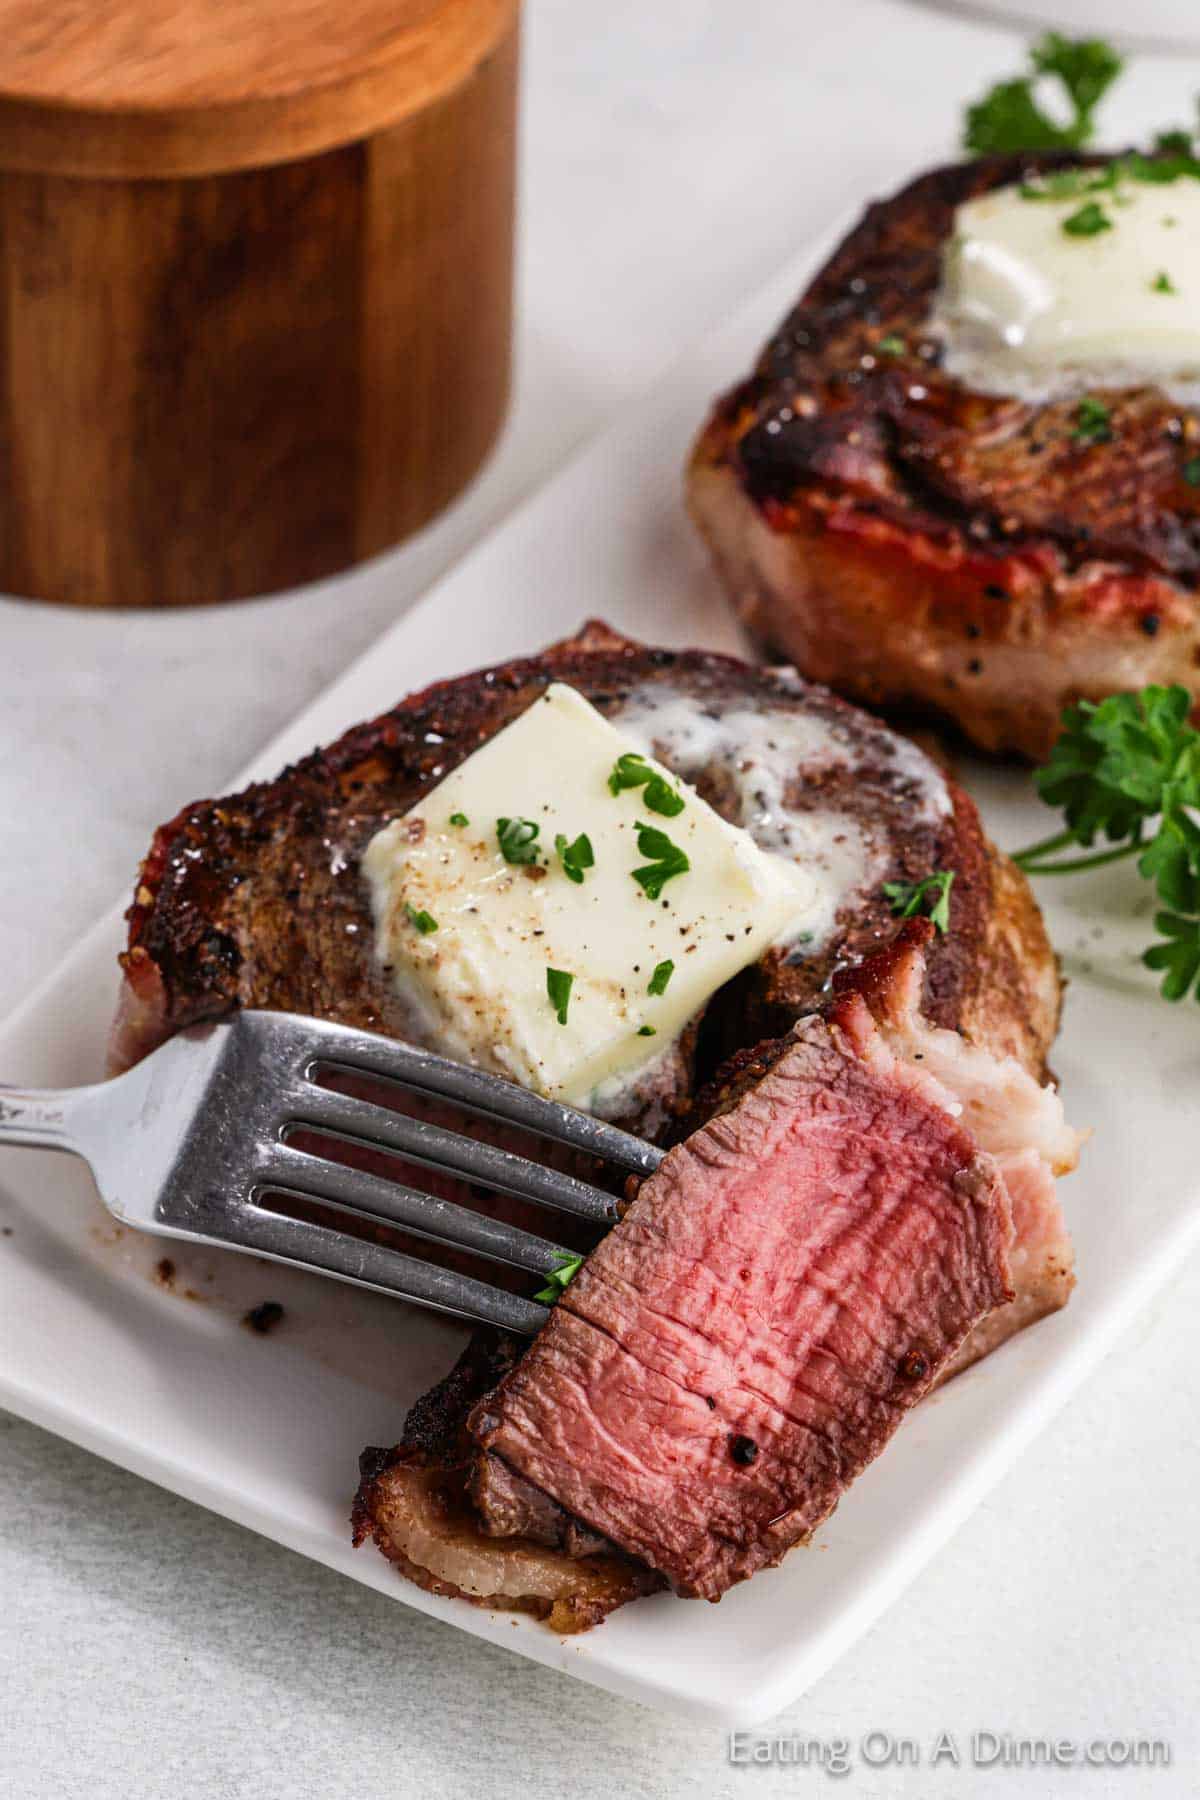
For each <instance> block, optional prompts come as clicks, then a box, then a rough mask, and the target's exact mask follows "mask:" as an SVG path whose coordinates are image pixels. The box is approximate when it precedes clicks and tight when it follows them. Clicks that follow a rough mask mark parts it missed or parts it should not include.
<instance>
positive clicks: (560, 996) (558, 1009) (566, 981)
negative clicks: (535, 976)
mask: <svg viewBox="0 0 1200 1800" xmlns="http://www.w3.org/2000/svg"><path fill="white" fill-rule="evenodd" d="M574 985H575V977H574V976H573V975H568V974H567V972H566V970H565V969H547V970H546V992H547V994H549V996H550V1004H551V1006H552V1007H553V1008H554V1014H555V1017H556V1018H557V1020H558V1022H559V1024H560V1025H565V1024H566V1022H567V1008H568V1007H569V1006H570V1004H571V989H572V988H573V987H574Z"/></svg>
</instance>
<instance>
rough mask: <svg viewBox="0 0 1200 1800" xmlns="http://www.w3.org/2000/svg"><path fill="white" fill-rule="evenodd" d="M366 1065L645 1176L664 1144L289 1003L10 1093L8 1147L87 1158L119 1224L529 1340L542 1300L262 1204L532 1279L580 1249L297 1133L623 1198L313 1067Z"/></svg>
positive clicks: (584, 1213) (543, 1189)
mask: <svg viewBox="0 0 1200 1800" xmlns="http://www.w3.org/2000/svg"><path fill="white" fill-rule="evenodd" d="M321 1071H327V1072H330V1073H340V1074H343V1075H345V1074H352V1075H368V1076H371V1077H373V1078H377V1079H382V1080H384V1081H385V1082H389V1083H394V1084H395V1085H396V1087H397V1088H399V1089H401V1090H407V1091H410V1092H415V1093H419V1094H422V1095H426V1096H430V1097H433V1098H436V1099H439V1100H446V1101H450V1102H451V1103H452V1104H453V1105H454V1106H456V1107H458V1108H461V1109H462V1110H464V1111H467V1112H470V1113H472V1114H476V1115H479V1116H481V1117H483V1118H486V1119H490V1120H493V1121H495V1122H497V1123H500V1124H503V1125H509V1126H518V1127H520V1128H521V1129H522V1130H524V1131H527V1132H531V1133H533V1134H534V1135H535V1136H537V1137H539V1138H548V1139H551V1140H553V1141H554V1142H556V1143H560V1144H567V1145H570V1146H571V1147H572V1148H573V1149H576V1150H581V1151H585V1152H587V1153H588V1154H590V1155H593V1156H597V1157H601V1158H603V1159H604V1160H605V1161H606V1162H609V1163H612V1164H614V1165H615V1166H616V1167H617V1168H619V1169H624V1170H627V1171H629V1172H630V1173H632V1174H635V1175H649V1174H652V1173H653V1171H654V1170H655V1169H656V1168H657V1167H658V1165H659V1163H660V1162H661V1161H662V1157H663V1152H662V1151H661V1150H658V1149H655V1148H654V1146H653V1145H651V1144H646V1143H643V1142H642V1140H641V1139H640V1138H636V1137H632V1136H631V1135H630V1134H629V1133H628V1132H625V1131H619V1130H617V1129H616V1127H614V1126H612V1125H606V1124H604V1123H603V1122H602V1121H601V1120H599V1119H593V1118H590V1117H589V1116H588V1115H587V1114H586V1113H581V1112H576V1111H575V1110H574V1108H572V1107H569V1106H563V1105H560V1104H559V1103H557V1102H556V1101H552V1100H545V1099H542V1098H541V1097H540V1096H539V1095H536V1094H531V1093H527V1092H526V1091H525V1090H524V1089H523V1088H519V1087H516V1086H514V1085H513V1084H512V1083H511V1082H507V1081H502V1080H500V1079H499V1078H498V1077H497V1076H494V1075H486V1074H483V1073H482V1072H480V1071H479V1070H476V1069H470V1068H465V1067H464V1066H463V1065H462V1064H459V1063H453V1062H448V1061H447V1060H446V1059H445V1058H444V1057H440V1056H433V1055H431V1054H430V1053H429V1052H428V1051H424V1050H418V1049H415V1048H413V1046H411V1045H408V1044H400V1043H395V1042H393V1041H392V1040H391V1039H389V1038H382V1037H375V1036H373V1035H372V1034H371V1033H369V1032H364V1031H353V1030H350V1029H348V1028H347V1027H346V1026H343V1025H331V1024H328V1023H326V1022H325V1021H323V1020H319V1019H307V1018H300V1017H298V1016H296V1015H294V1014H291V1013H276V1012H241V1013H238V1014H236V1015H234V1017H233V1018H231V1019H229V1020H222V1021H221V1022H220V1023H218V1024H213V1025H205V1026H198V1027H194V1028H193V1029H192V1030H190V1031H185V1032H181V1033H180V1034H179V1035H178V1036H177V1037H174V1038H171V1039H170V1040H169V1042H167V1043H166V1044H164V1045H163V1046H162V1047H161V1049H158V1050H156V1051H155V1052H154V1054H153V1055H152V1056H148V1057H146V1058H145V1060H144V1061H143V1062H140V1063H138V1064H136V1066H135V1067H134V1068H132V1069H130V1070H128V1071H127V1072H126V1073H125V1074H123V1075H120V1076H117V1077H116V1078H115V1079H114V1080H111V1081H103V1082H97V1083H96V1084H95V1085H94V1086H92V1087H81V1088H68V1089H64V1090H63V1091H61V1092H55V1091H52V1090H41V1091H37V1090H29V1091H25V1090H22V1089H19V1088H0V1144H29V1145H34V1146H37V1147H40V1148H42V1149H47V1150H66V1151H69V1152H70V1153H71V1154H73V1155H75V1156H81V1157H82V1158H83V1159H84V1161H85V1162H87V1163H88V1164H89V1165H90V1167H91V1170H92V1173H93V1175H94V1176H95V1179H96V1185H97V1187H98V1188H99V1190H100V1197H101V1199H102V1200H103V1201H104V1203H105V1205H106V1206H107V1207H108V1209H109V1211H110V1212H111V1213H113V1214H114V1216H115V1217H116V1218H118V1219H119V1220H121V1221H122V1223H124V1224H127V1225H133V1226H136V1227H137V1228H138V1229H139V1230H141V1231H153V1232H161V1233H162V1234H163V1235H164V1236H166V1237H173V1238H186V1239H187V1240H189V1241H190V1242H192V1243H198V1244H217V1245H220V1246H221V1247H222V1248H224V1249H232V1250H245V1251H248V1252H249V1253H251V1254H252V1255H254V1256H266V1257H270V1258H271V1259H272V1260H274V1261H275V1262H282V1263H295V1264H298V1265H300V1266H302V1267H304V1268H309V1269H316V1270H319V1271H320V1272H321V1273H323V1274H326V1275H333V1276H336V1277H338V1278H339V1279H340V1280H342V1281H352V1282H357V1283H358V1284H359V1285H360V1286H362V1287H370V1288H379V1289H381V1290H382V1291H383V1292H385V1293H389V1294H399V1295H402V1296H403V1297H404V1298H405V1299H406V1300H412V1301H415V1302H416V1303H417V1304H419V1305H421V1306H429V1307H433V1308H435V1309H436V1310H437V1311H439V1312H447V1313H456V1314H458V1315H459V1316H461V1317H462V1318H465V1319H471V1320H474V1321H476V1322H478V1323H484V1324H489V1325H498V1326H500V1327H502V1328H503V1329H504V1330H506V1331H514V1332H520V1333H525V1334H532V1333H533V1332H536V1331H538V1330H540V1329H541V1327H542V1326H543V1325H544V1324H545V1322H546V1320H547V1318H548V1317H549V1311H548V1308H546V1307H545V1306H542V1305H541V1304H540V1303H539V1302H537V1301H536V1300H526V1299H523V1298H522V1297H521V1296H520V1295H517V1294H510V1293H506V1292H505V1291H504V1290H503V1289H501V1288H496V1287H492V1286H490V1285H489V1284H488V1283H487V1282H484V1281H478V1280H476V1279H474V1278H473V1277H472V1276H469V1275H462V1274H458V1273H456V1272H455V1271H453V1270H449V1269H443V1268H441V1267H439V1266H438V1265H437V1264H435V1263H426V1262H423V1261H422V1260H421V1259H420V1258H419V1257H415V1256H409V1255H406V1254H405V1253H404V1252H402V1251H399V1250H393V1249H389V1248H387V1247H385V1246H384V1245H381V1244H374V1243H370V1242H367V1241H366V1240H364V1239H362V1238H357V1237H354V1236H352V1235H351V1234H350V1233H348V1232H342V1231H336V1230H334V1229H332V1228H331V1227H329V1226H327V1225H318V1224H314V1223H311V1222H310V1221H308V1220H305V1219H296V1218H291V1217H289V1216H287V1215H286V1214H285V1213H281V1212H276V1211H273V1210H269V1209H268V1208H267V1207H265V1206H264V1205H263V1204H262V1201H263V1198H264V1196H266V1195H267V1194H271V1195H281V1196H283V1197H285V1198H299V1199H302V1200H305V1201H317V1202H320V1203H321V1204H322V1205H324V1206H329V1207H333V1208H335V1209H338V1210H340V1211H342V1212H345V1213H350V1214H354V1215H358V1216H359V1217H361V1218H363V1219H366V1220H369V1221H372V1222H381V1221H382V1222H386V1223H388V1224H392V1225H398V1226H401V1227H403V1229H404V1230H405V1231H406V1232H411V1233H414V1234H416V1235H417V1236H419V1237H423V1238H428V1239H432V1240H433V1241H435V1242H437V1243H440V1244H447V1245H451V1246H453V1247H454V1248H455V1249H458V1250H467V1251H471V1252H472V1253H473V1254H475V1255H477V1256H482V1257H485V1258H488V1259H489V1260H491V1261H493V1262H498V1263H507V1264H510V1265H511V1266H512V1267H514V1268H517V1269H523V1270H527V1271H529V1272H531V1273H534V1274H541V1275H551V1274H553V1273H554V1272H555V1271H561V1270H562V1268H563V1260H564V1258H568V1259H570V1258H572V1256H573V1253H572V1252H571V1251H569V1250H567V1249H565V1248H564V1247H563V1246H562V1245H561V1244H556V1243H554V1242H552V1241H551V1240H550V1239H549V1238H543V1237H538V1236H536V1235H535V1234H534V1233H533V1232H530V1231H523V1230H521V1229H519V1228H518V1227H517V1226H515V1225H510V1224H506V1223H504V1222H502V1221H500V1220H497V1219H490V1218H487V1217H486V1216H484V1215H483V1214H481V1213H476V1212H472V1211H471V1209H470V1208H469V1207H465V1206H459V1205H457V1204H455V1203H454V1202H453V1201H450V1200H445V1199H441V1198H438V1197H436V1196H434V1195H431V1194H426V1193H423V1192H421V1191H420V1190H419V1189H417V1188H411V1187H407V1186H405V1185H404V1184H403V1183H401V1182H398V1181H390V1180H388V1179H386V1178H385V1177H383V1176H380V1175H373V1174H367V1173H365V1172H364V1171H362V1170H359V1169H353V1168H350V1167H347V1166H346V1165H345V1164H342V1163H338V1162H334V1161H332V1160H331V1159H329V1158H327V1157H323V1156H320V1155H318V1154H316V1153H315V1152H312V1151H309V1150H305V1149H301V1148H299V1147H298V1146H297V1145H295V1144H293V1143H291V1142H290V1141H289V1139H290V1138H291V1137H292V1136H293V1135H294V1134H295V1133H297V1132H301V1131H309V1132H319V1133H321V1134H322V1135H323V1136H325V1137H330V1138H335V1139H337V1140H340V1141H342V1142H345V1143H347V1144H350V1145H354V1146H358V1147H360V1148H366V1149H369V1150H385V1151H391V1152H394V1153H396V1154H398V1155H401V1156H403V1157H404V1158H405V1160H406V1161H409V1162H414V1163H418V1164H420V1165H422V1166H423V1167H427V1168H430V1169H437V1170H440V1171H442V1172H444V1173H447V1174H452V1175H455V1176H459V1177H461V1178H462V1179H464V1180H466V1181H469V1182H473V1183H476V1184H478V1185H480V1186H483V1187H487V1188H492V1189H496V1190H498V1191H499V1192H501V1193H505V1194H511V1195H516V1196H518V1197H519V1198H521V1199H524V1200H531V1201H534V1202H536V1204H537V1205H539V1206H544V1207H548V1208H550V1209H552V1210H555V1211H558V1212H562V1213H570V1214H572V1215H573V1216H574V1217H575V1218H579V1219H587V1220H591V1221H592V1222H594V1223H595V1224H596V1225H599V1226H603V1225H609V1224H612V1223H613V1222H614V1221H615V1220H616V1218H617V1202H616V1200H615V1199H614V1198H613V1196H612V1195H611V1194H607V1193H605V1192H604V1191H603V1189H601V1188H597V1187H592V1186H590V1185H589V1184H588V1183H587V1182H584V1181H580V1180H577V1179H576V1178H575V1177H574V1176H572V1175H568V1174H565V1173H561V1172H559V1171H557V1170H553V1169H547V1168H545V1167H543V1166H542V1164H541V1163H538V1162H533V1161H530V1160H529V1159H527V1158H526V1157H522V1156H516V1155H514V1154H513V1153H512V1152H511V1151H508V1150H503V1149H500V1148H498V1147H496V1146H494V1145H492V1144H488V1143H481V1142H478V1141H477V1140H475V1139H474V1138H470V1137H466V1136H462V1135H460V1134H459V1133H457V1132H453V1131H448V1130H446V1129H445V1128H444V1127H442V1126H439V1125H435V1124H432V1123H430V1122H428V1121H426V1120H423V1119H417V1118H412V1117H410V1116H408V1115H406V1114H404V1113H400V1112H392V1111H390V1110H389V1109H388V1108H387V1107H384V1106H376V1105H373V1104H372V1103H371V1102H370V1101H367V1100H360V1099H356V1098H354V1097H353V1096H351V1095H349V1094H343V1093H339V1092H337V1091H335V1090H333V1089H330V1088H327V1087H321V1086H319V1085H318V1084H317V1082H316V1080H315V1079H314V1077H315V1076H316V1075H317V1073H318V1072H321Z"/></svg>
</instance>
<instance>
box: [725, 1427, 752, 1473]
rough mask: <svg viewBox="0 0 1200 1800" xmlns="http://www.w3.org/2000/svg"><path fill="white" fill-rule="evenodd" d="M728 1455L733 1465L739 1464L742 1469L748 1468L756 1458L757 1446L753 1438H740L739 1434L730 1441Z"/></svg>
mask: <svg viewBox="0 0 1200 1800" xmlns="http://www.w3.org/2000/svg"><path fill="white" fill-rule="evenodd" d="M729 1454H730V1456H732V1458H733V1460H734V1462H735V1463H741V1465H742V1467H743V1468H748V1467H749V1465H750V1464H751V1463H752V1462H754V1461H755V1459H756V1458H757V1456H758V1445H757V1444H756V1443H755V1441H754V1439H753V1438H749V1437H742V1435H741V1434H740V1433H739V1434H738V1436H737V1437H734V1438H731V1439H730V1442H729Z"/></svg>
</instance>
